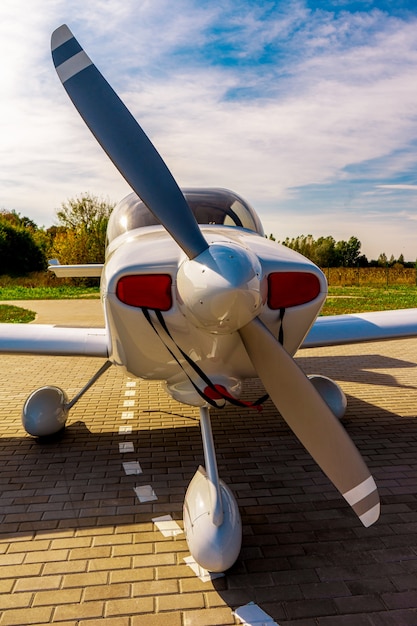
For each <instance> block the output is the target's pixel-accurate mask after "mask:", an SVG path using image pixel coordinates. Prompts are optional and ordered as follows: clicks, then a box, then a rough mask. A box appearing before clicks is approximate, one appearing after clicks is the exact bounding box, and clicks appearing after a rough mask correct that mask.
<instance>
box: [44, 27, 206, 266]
mask: <svg viewBox="0 0 417 626" xmlns="http://www.w3.org/2000/svg"><path fill="white" fill-rule="evenodd" d="M51 49H52V58H53V62H54V65H55V68H56V71H57V74H58V76H59V78H60V80H61V82H62V84H63V86H64V87H65V89H66V91H67V93H68V95H69V97H70V98H71V100H72V102H73V103H74V105H75V107H76V109H77V110H78V112H79V113H80V115H81V117H82V118H83V120H84V122H85V123H86V125H87V126H88V128H89V129H90V130H91V132H92V133H93V135H94V136H95V138H96V139H97V141H98V143H99V144H100V145H101V147H102V148H103V149H104V151H105V152H106V153H107V154H108V156H109V157H110V159H111V160H112V161H113V163H114V165H115V166H116V167H117V169H118V170H119V171H120V173H121V174H122V176H123V177H124V178H125V179H126V181H127V182H128V183H129V185H130V186H131V187H132V189H133V190H134V191H135V192H136V194H137V195H138V196H139V197H140V198H141V199H142V200H143V202H144V203H145V204H146V206H147V207H148V208H149V210H150V211H151V212H152V213H153V214H154V216H155V217H156V218H157V219H158V220H159V221H160V222H161V224H162V225H163V226H164V227H165V228H166V230H167V231H168V232H169V233H170V234H171V236H172V238H173V239H174V240H175V241H176V242H177V244H178V245H179V246H180V247H181V248H182V249H183V250H184V252H185V254H186V255H187V256H188V257H189V258H190V259H193V258H195V257H196V256H198V255H199V254H200V253H201V252H203V251H204V250H206V248H208V244H207V242H206V240H205V238H204V237H203V235H202V233H201V231H200V229H199V227H198V224H197V222H196V220H195V218H194V215H193V213H192V212H191V209H190V207H189V206H188V204H187V201H186V199H185V198H184V195H183V193H182V191H181V190H180V188H179V187H178V185H177V183H176V181H175V179H174V178H173V176H172V174H171V172H170V171H169V169H168V168H167V166H166V165H165V163H164V161H163V160H162V158H161V156H160V155H159V153H158V151H157V150H156V149H155V147H154V146H153V144H152V143H151V141H150V140H149V139H148V137H147V135H146V134H145V133H144V131H143V130H142V128H141V127H140V126H139V124H138V123H137V122H136V120H135V118H134V117H133V116H132V115H131V113H130V112H129V111H128V109H127V108H126V106H125V105H124V104H123V102H122V101H121V100H120V98H119V97H118V95H117V94H116V93H115V92H114V91H113V89H112V88H111V87H110V85H109V84H108V82H107V81H106V80H105V78H104V77H103V76H102V74H101V73H100V72H99V70H98V69H97V68H96V66H95V65H94V64H93V62H92V61H91V60H90V58H89V57H88V56H87V54H86V53H85V52H84V50H83V49H82V47H81V46H80V44H79V43H78V41H77V40H76V39H75V37H74V36H73V34H72V32H71V31H70V29H69V28H68V26H66V25H65V24H64V25H63V26H60V27H59V28H58V29H57V30H55V31H54V32H53V33H52V38H51Z"/></svg>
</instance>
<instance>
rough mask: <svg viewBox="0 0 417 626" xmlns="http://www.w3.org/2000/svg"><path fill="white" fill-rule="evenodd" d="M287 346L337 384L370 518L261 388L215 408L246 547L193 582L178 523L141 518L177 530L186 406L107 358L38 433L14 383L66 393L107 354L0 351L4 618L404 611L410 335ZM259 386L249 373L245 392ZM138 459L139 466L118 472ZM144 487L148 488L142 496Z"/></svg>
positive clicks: (115, 625)
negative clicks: (251, 609)
mask: <svg viewBox="0 0 417 626" xmlns="http://www.w3.org/2000/svg"><path fill="white" fill-rule="evenodd" d="M54 306H58V305H54ZM61 306H62V305H61ZM86 306H87V305H86ZM29 308H30V307H29ZM50 311H51V315H52V316H53V314H54V311H53V306H52V307H51V309H50ZM43 321H51V320H47V319H46V318H45V319H44V320H43ZM93 322H94V320H93ZM93 322H91V321H89V324H91V323H93ZM97 324H98V325H99V320H98V321H97ZM298 361H299V363H300V364H301V365H302V367H303V368H304V369H305V371H306V372H307V373H321V374H324V375H327V376H330V377H332V378H334V379H335V380H337V381H338V382H339V383H340V384H341V386H342V387H343V389H344V390H345V392H346V394H347V395H348V400H349V408H348V411H347V415H346V417H345V419H344V425H345V427H346V428H347V430H348V432H349V433H350V435H351V437H352V438H353V439H354V441H355V442H356V444H357V446H358V448H359V449H360V451H361V452H362V454H363V455H364V457H365V459H366V461H367V463H368V465H369V466H370V467H371V469H372V471H373V474H374V476H375V479H376V482H377V484H378V487H379V490H380V494H381V499H382V513H381V518H380V520H379V521H378V523H377V524H376V525H374V526H373V527H371V528H369V529H365V528H363V527H362V526H361V524H360V522H359V521H358V520H357V518H356V517H355V516H354V514H353V513H352V511H351V510H350V509H349V507H348V506H347V505H346V504H345V503H344V501H343V499H342V498H341V497H339V495H338V494H337V492H336V491H335V489H334V488H333V486H332V485H331V484H330V483H329V481H328V480H327V479H326V478H325V476H324V475H323V474H322V473H321V471H320V470H319V469H318V467H317V466H316V465H315V463H314V462H313V461H312V459H311V458H310V457H309V455H308V454H307V453H306V452H305V451H304V449H303V447H302V446H301V445H300V444H299V443H298V441H297V440H296V439H295V437H294V436H293V435H292V433H291V432H290V431H289V429H288V428H287V426H286V425H285V423H284V422H283V420H282V419H281V417H280V416H279V414H278V413H277V411H276V410H275V409H274V407H273V406H272V404H270V403H269V402H267V403H266V405H265V407H264V410H263V411H262V413H257V412H256V411H252V410H250V409H244V410H240V409H236V408H227V409H225V410H223V411H220V410H219V411H212V421H213V431H214V437H215V442H216V445H217V452H218V461H219V471H220V474H221V476H222V478H223V479H224V480H225V481H226V482H227V483H228V484H229V485H230V486H231V487H232V489H233V490H234V492H235V494H236V497H237V500H238V503H239V506H240V511H241V514H242V522H243V546H242V551H241V555H240V557H239V559H238V561H237V563H236V565H235V566H234V567H233V568H232V569H231V570H229V572H227V573H226V575H225V576H224V577H223V578H218V579H215V580H212V581H209V582H203V581H202V580H200V578H199V577H198V576H197V575H196V574H195V573H194V571H193V570H192V569H191V568H190V567H188V566H187V564H186V563H185V562H184V558H185V557H187V556H189V553H188V550H187V545H186V542H185V539H184V535H183V534H178V535H176V536H175V537H164V536H163V534H162V533H161V532H160V530H158V527H157V526H156V525H155V524H154V523H153V521H152V520H153V518H155V517H158V516H163V515H167V514H169V515H171V516H172V518H173V519H174V520H175V521H176V522H177V524H178V525H179V526H180V528H182V502H183V498H184V494H185V490H186V488H187V485H188V482H189V481H190V479H191V477H192V476H193V474H194V472H195V470H196V468H197V466H198V465H199V464H201V463H203V453H202V445H201V438H200V432H199V426H198V411H197V410H196V409H193V408H190V407H186V406H183V405H180V404H178V403H175V402H174V401H172V400H170V399H169V398H168V397H167V396H166V395H165V393H164V392H163V391H162V389H161V387H160V385H159V384H157V383H146V382H142V381H132V380H130V379H128V378H127V377H126V376H125V375H124V373H123V372H121V371H119V370H117V369H116V368H111V369H110V370H109V371H108V372H106V374H104V376H103V377H102V378H101V379H100V380H99V381H98V382H97V383H96V385H95V386H94V387H93V388H92V389H91V390H90V391H89V392H88V393H87V395H86V396H84V397H83V398H82V399H81V400H80V401H79V403H78V404H77V405H76V406H75V407H74V409H73V410H72V412H71V415H70V418H69V423H68V427H67V429H66V431H65V433H64V434H63V435H62V436H61V437H60V438H57V439H55V440H52V441H49V442H48V443H39V442H37V441H36V440H34V439H33V438H31V437H29V436H27V435H26V434H25V433H24V431H23V429H22V427H21V424H20V412H21V407H22V404H23V402H24V400H25V399H26V397H27V395H28V394H29V393H30V392H31V391H32V390H33V389H35V388H36V387H38V386H41V385H44V384H56V385H58V386H62V387H63V388H64V389H65V390H66V391H67V393H68V395H69V396H70V397H71V395H73V394H75V393H76V392H77V391H78V390H79V389H80V388H81V387H82V386H83V385H84V383H85V382H86V381H87V380H88V378H89V377H90V376H91V375H92V374H93V373H94V372H95V371H96V370H97V369H98V367H99V366H100V365H101V363H102V361H100V360H94V359H89V358H87V359H78V358H64V357H60V358H58V357H55V358H50V357H21V356H2V358H1V361H0V434H1V439H0V461H1V472H0V565H1V567H0V626H9V625H12V624H14V625H20V626H22V625H29V624H37V625H42V624H51V623H59V624H61V626H76V625H77V626H96V625H100V626H156V625H167V626H204V625H207V626H209V625H219V626H222V625H224V626H226V625H231V624H237V623H240V622H238V620H237V618H235V617H234V616H233V614H232V611H233V610H235V609H236V608H237V607H239V606H241V605H245V604H247V603H249V602H252V601H253V602H255V603H256V604H257V605H258V606H259V607H261V608H262V609H263V610H264V611H265V612H266V613H267V614H268V615H269V616H270V617H271V619H273V620H275V622H276V623H277V624H280V625H281V626H282V625H283V624H285V625H291V626H295V625H297V626H313V624H314V625H316V624H320V625H324V626H328V625H330V626H346V625H355V626H362V625H367V626H368V625H373V626H380V625H386V624H389V625H395V626H401V625H417V497H416V492H417V369H416V365H417V339H413V340H402V341H389V342H385V343H369V344H365V345H361V346H345V347H339V348H327V349H314V350H313V349H311V350H304V351H301V352H300V353H299V355H298ZM135 382H136V385H135V384H134V383H135ZM261 393H262V389H261V387H260V384H259V382H258V381H255V380H254V381H249V384H248V389H247V395H248V397H251V398H255V397H258V396H259V395H261ZM312 419H314V418H313V417H312ZM129 427H131V432H129V430H130V429H129ZM325 436H326V433H323V437H325ZM121 444H122V445H121ZM136 461H138V462H139V463H140V467H141V469H142V473H141V474H129V473H127V471H126V468H127V467H134V466H135V465H134V463H135V462H136ZM129 462H131V463H132V464H133V465H130V466H128V465H125V466H124V465H123V464H124V463H125V464H126V463H129ZM145 485H151V486H152V488H153V490H154V492H155V493H156V495H157V498H158V499H157V500H154V501H151V502H147V503H141V502H140V501H139V499H138V497H137V495H136V493H135V491H134V488H135V487H138V486H145Z"/></svg>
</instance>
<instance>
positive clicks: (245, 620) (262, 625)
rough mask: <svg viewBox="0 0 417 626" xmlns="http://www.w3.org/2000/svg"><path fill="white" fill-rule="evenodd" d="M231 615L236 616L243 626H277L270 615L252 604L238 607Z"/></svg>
mask: <svg viewBox="0 0 417 626" xmlns="http://www.w3.org/2000/svg"><path fill="white" fill-rule="evenodd" d="M233 615H236V617H237V618H238V619H239V620H240V621H241V622H242V624H244V626H279V624H277V623H276V622H275V621H274V620H273V619H272V617H271V616H270V615H268V614H267V613H265V611H263V610H262V609H261V607H260V606H258V605H257V604H255V603H254V602H249V604H245V605H244V606H240V607H239V608H238V609H236V611H233Z"/></svg>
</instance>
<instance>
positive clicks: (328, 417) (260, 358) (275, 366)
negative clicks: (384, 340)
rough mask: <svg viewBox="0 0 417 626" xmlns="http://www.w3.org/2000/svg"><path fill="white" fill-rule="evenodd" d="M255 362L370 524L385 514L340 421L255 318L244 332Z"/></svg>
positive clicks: (296, 428)
mask: <svg viewBox="0 0 417 626" xmlns="http://www.w3.org/2000/svg"><path fill="white" fill-rule="evenodd" d="M240 335H241V338H242V341H243V343H244V345H245V348H246V350H247V352H248V355H249V357H250V358H251V360H252V363H253V365H254V367H255V369H256V371H257V373H258V375H259V377H260V379H261V380H262V383H263V385H264V387H265V389H266V391H267V392H268V393H269V395H270V397H271V399H272V401H273V402H274V404H275V406H276V407H277V409H278V410H279V412H280V413H281V415H282V416H283V418H284V419H285V421H286V422H287V424H288V426H289V427H290V428H291V429H292V431H293V432H294V434H295V435H296V436H297V437H298V439H299V440H300V441H301V443H302V444H303V445H304V447H305V448H306V450H307V451H308V452H309V453H310V454H311V456H312V457H313V459H314V460H315V461H316V463H318V465H320V467H321V469H322V470H323V471H324V473H325V474H326V475H327V476H328V478H329V479H330V480H331V481H332V482H333V484H334V485H335V487H336V488H337V489H338V490H339V491H340V493H341V494H342V495H343V497H344V498H345V499H346V501H347V502H348V503H349V504H350V506H351V507H352V508H353V510H354V511H355V513H356V514H357V515H358V517H359V519H360V520H361V522H362V523H363V525H364V526H370V525H371V524H373V523H374V522H376V520H377V519H378V517H379V512H380V504H379V496H378V491H377V488H376V485H375V481H374V479H373V477H372V476H371V474H370V472H369V470H368V468H367V466H366V464H365V462H364V460H363V458H362V456H361V455H360V453H359V451H358V450H357V448H356V446H355V445H354V443H353V442H352V440H351V439H350V437H349V435H348V434H347V432H346V430H345V429H344V428H343V426H342V425H341V424H340V422H339V420H338V419H337V418H336V417H335V416H334V415H333V413H332V412H331V410H330V409H329V408H328V406H327V404H326V403H325V402H324V400H323V399H322V398H321V396H320V395H319V393H318V392H317V391H316V390H315V388H314V387H313V385H312V384H311V383H310V381H309V380H308V378H307V377H306V375H305V374H304V372H303V371H302V370H301V369H300V368H299V366H298V365H297V363H296V362H295V361H294V359H293V358H292V357H291V356H290V355H289V354H288V353H287V352H286V351H285V349H284V348H283V347H282V345H281V344H280V343H279V342H278V341H277V340H276V339H275V337H274V336H273V335H272V334H271V333H270V332H269V330H268V329H267V328H266V326H264V324H263V323H262V322H261V321H260V320H259V319H258V318H255V319H254V320H253V321H252V322H250V323H249V324H247V325H246V326H244V327H243V328H242V329H241V330H240Z"/></svg>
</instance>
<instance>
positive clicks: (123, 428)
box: [119, 426, 132, 435]
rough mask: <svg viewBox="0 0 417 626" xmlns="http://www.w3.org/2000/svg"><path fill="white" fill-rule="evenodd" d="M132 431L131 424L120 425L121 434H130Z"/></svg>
mask: <svg viewBox="0 0 417 626" xmlns="http://www.w3.org/2000/svg"><path fill="white" fill-rule="evenodd" d="M131 432H132V427H131V426H119V435H130V434H131Z"/></svg>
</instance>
